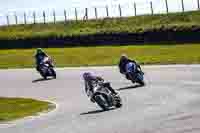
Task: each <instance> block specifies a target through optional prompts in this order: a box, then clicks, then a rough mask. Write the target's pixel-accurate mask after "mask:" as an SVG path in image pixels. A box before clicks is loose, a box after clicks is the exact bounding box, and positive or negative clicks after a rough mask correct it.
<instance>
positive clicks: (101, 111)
mask: <svg viewBox="0 0 200 133" xmlns="http://www.w3.org/2000/svg"><path fill="white" fill-rule="evenodd" d="M115 109H116V108H110V109H109V110H107V111H104V110H95V111H89V112H85V113H81V114H80V115H89V114H98V113H103V112H108V111H111V110H115Z"/></svg>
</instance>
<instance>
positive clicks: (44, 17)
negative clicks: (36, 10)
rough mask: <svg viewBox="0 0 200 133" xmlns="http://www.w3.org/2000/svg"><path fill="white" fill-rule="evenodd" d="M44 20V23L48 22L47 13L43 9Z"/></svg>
mask: <svg viewBox="0 0 200 133" xmlns="http://www.w3.org/2000/svg"><path fill="white" fill-rule="evenodd" d="M43 21H44V24H46V14H45V11H43Z"/></svg>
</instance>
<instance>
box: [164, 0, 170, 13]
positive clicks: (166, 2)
mask: <svg viewBox="0 0 200 133" xmlns="http://www.w3.org/2000/svg"><path fill="white" fill-rule="evenodd" d="M165 5H166V12H167V14H168V13H169V8H168V1H167V0H165Z"/></svg>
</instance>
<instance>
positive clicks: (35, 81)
mask: <svg viewBox="0 0 200 133" xmlns="http://www.w3.org/2000/svg"><path fill="white" fill-rule="evenodd" d="M53 79H54V78H47V79H44V78H39V79H35V80H33V81H32V83H37V82H42V81H48V80H53Z"/></svg>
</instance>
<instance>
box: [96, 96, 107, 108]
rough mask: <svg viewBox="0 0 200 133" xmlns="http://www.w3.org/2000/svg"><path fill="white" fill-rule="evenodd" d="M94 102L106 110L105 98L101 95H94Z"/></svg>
mask: <svg viewBox="0 0 200 133" xmlns="http://www.w3.org/2000/svg"><path fill="white" fill-rule="evenodd" d="M95 102H96V103H97V104H98V105H99V107H101V108H102V109H103V110H104V111H106V110H108V107H107V106H106V104H107V103H106V99H105V98H104V97H103V96H102V95H96V96H95Z"/></svg>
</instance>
